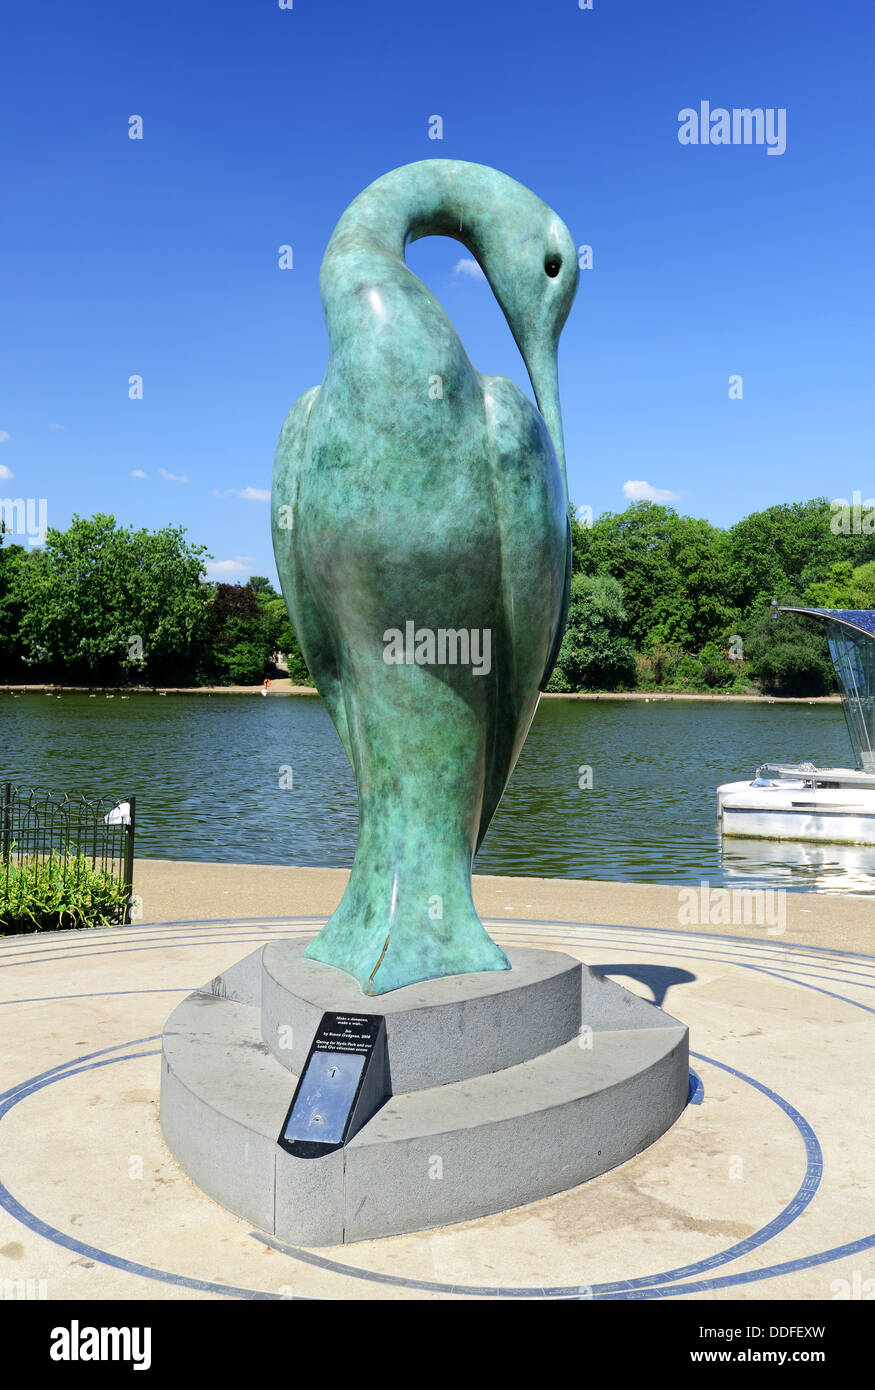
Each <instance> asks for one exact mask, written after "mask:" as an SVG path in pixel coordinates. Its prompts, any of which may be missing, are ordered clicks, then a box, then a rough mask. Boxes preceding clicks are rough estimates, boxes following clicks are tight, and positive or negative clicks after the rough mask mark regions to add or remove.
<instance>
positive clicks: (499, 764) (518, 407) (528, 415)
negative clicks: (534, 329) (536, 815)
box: [477, 376, 571, 847]
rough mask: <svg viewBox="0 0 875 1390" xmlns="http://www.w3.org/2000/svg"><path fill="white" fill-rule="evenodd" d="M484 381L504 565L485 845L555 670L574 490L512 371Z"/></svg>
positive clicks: (483, 822)
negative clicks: (569, 493)
mask: <svg viewBox="0 0 875 1390" xmlns="http://www.w3.org/2000/svg"><path fill="white" fill-rule="evenodd" d="M482 385H483V394H484V401H485V405H486V420H487V427H488V438H489V452H490V469H491V475H492V490H493V497H494V507H495V517H496V522H497V525H498V530H499V535H500V544H501V555H502V569H501V601H500V606H499V612H498V614H497V615H496V631H495V633H494V634H493V644H492V645H493V653H494V656H493V661H494V664H495V665H496V666H497V667H498V668H499V669H498V671H496V680H495V690H496V699H495V705H494V707H493V710H492V716H491V719H490V727H489V728H488V730H487V740H488V741H487V765H486V777H485V786H484V797H483V809H482V813H481V818H480V829H479V835H478V841H477V843H478V847H479V845H480V843H481V842H482V840H483V837H484V835H485V834H486V831H487V829H488V826H489V823H490V821H491V820H492V817H493V815H494V814H495V811H496V809H497V807H498V803H499V801H500V800H501V797H502V794H503V792H504V788H505V787H506V785H507V782H508V779H509V778H510V775H511V773H512V772H513V769H514V766H515V765H516V760H517V758H518V757H519V753H520V749H521V748H522V746H523V743H524V742H525V738H526V734H527V733H528V731H529V725H530V724H531V721H532V718H533V717H534V713H535V710H536V709H537V705H538V699H539V698H540V697H539V694H538V692H539V691H540V690H542V689H543V688H544V686H545V685H546V684H547V681H548V680H549V679H550V673H551V671H552V669H553V664H554V662H555V660H556V656H557V654H558V651H559V646H560V644H561V641H562V632H563V629H564V626H565V618H566V615H567V611H568V593H569V588H570V572H571V527H570V524H569V521H568V512H567V505H566V501H565V489H564V485H563V483H562V475H561V473H560V470H559V465H558V462H557V459H556V451H555V449H554V447H553V441H552V439H551V437H550V432H549V430H548V429H547V426H546V424H545V422H544V419H543V416H542V415H541V413H540V411H538V410H537V409H536V408H535V407H534V405H533V404H532V402H531V401H530V400H529V399H528V397H527V396H526V395H524V393H523V392H522V391H521V390H520V389H519V387H517V386H515V385H514V384H513V382H511V381H509V380H508V379H507V378H506V377H502V376H489V377H483V378H482ZM524 692H534V694H532V695H527V694H524Z"/></svg>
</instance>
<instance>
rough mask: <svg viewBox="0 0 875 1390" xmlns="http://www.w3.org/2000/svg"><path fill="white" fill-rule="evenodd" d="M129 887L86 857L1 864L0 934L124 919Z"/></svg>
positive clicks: (103, 924)
mask: <svg viewBox="0 0 875 1390" xmlns="http://www.w3.org/2000/svg"><path fill="white" fill-rule="evenodd" d="M127 901H128V891H127V888H126V887H125V884H124V883H123V882H122V881H120V880H119V879H118V878H116V877H113V876H112V875H111V874H109V873H108V872H107V871H106V870H104V869H96V868H92V865H91V861H90V859H88V858H86V857H85V856H78V857H71V856H62V855H58V854H55V853H54V852H53V853H51V854H49V855H48V856H47V857H46V858H28V859H24V860H22V861H21V862H20V863H16V862H15V861H14V860H10V861H9V863H8V864H6V865H2V864H0V933H3V934H7V933H8V934H11V933H13V932H37V931H67V930H69V929H70V928H72V927H111V926H114V925H115V924H116V923H118V922H123V921H124V918H125V909H126V907H127Z"/></svg>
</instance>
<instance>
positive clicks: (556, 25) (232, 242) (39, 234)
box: [0, 0, 875, 579]
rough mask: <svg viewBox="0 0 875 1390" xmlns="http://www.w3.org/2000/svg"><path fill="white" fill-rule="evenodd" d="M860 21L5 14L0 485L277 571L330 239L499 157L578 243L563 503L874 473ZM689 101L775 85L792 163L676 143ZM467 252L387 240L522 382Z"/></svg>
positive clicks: (511, 2) (49, 7) (223, 568)
mask: <svg viewBox="0 0 875 1390" xmlns="http://www.w3.org/2000/svg"><path fill="white" fill-rule="evenodd" d="M873 39H875V19H873V11H872V9H871V7H870V6H866V5H861V4H859V3H850V0H838V3H836V2H835V0H833V2H832V3H830V4H829V5H826V4H821V3H816V4H814V3H809V4H804V3H790V0H770V2H769V4H767V5H763V4H762V0H759V2H758V3H757V2H756V0H736V3H734V4H732V5H729V4H726V5H718V4H715V3H710V4H707V5H698V6H695V5H690V3H689V0H661V3H658V4H657V3H645V2H644V0H628V2H627V3H622V0H593V8H592V10H580V9H579V8H578V4H577V0H538V3H537V4H535V3H530V4H523V3H519V0H506V2H505V3H501V2H500V0H479V2H478V0H473V2H472V0H466V3H461V0H441V3H440V4H434V5H431V4H427V3H425V2H424V0H419V3H415V4H414V3H412V0H381V2H380V3H378V4H370V5H368V4H362V3H361V0H294V8H293V9H291V10H282V9H280V8H279V4H278V3H276V0H273V2H271V0H238V2H235V3H231V0H212V3H209V4H206V3H200V4H195V3H192V0H174V3H166V2H164V0H162V3H154V0H144V3H142V4H140V5H136V6H134V5H119V4H118V2H117V0H112V3H109V0H97V2H96V3H91V4H89V5H88V6H87V7H81V6H71V5H69V4H66V3H59V0H44V2H43V3H40V4H39V5H38V6H35V5H30V6H25V5H22V6H17V7H14V8H13V9H7V12H6V17H5V19H4V23H3V34H2V52H3V59H2V66H3V81H2V84H0V285H2V289H0V493H2V494H3V495H9V496H13V497H14V496H24V497H32V498H41V497H45V498H46V500H47V511H48V519H49V524H50V525H55V526H60V527H64V526H66V525H67V524H68V522H69V519H70V517H71V515H72V513H73V512H79V513H80V514H84V515H90V514H92V513H93V512H95V511H110V512H112V513H114V514H115V516H116V517H117V518H118V519H119V520H120V521H122V522H123V523H125V524H127V523H133V524H135V525H145V526H149V527H157V526H160V525H163V524H165V523H167V522H173V523H175V524H180V525H183V526H185V527H187V528H188V531H189V534H190V537H191V539H192V540H195V541H198V542H200V543H203V544H205V545H207V546H208V547H209V549H210V550H211V551H212V553H213V555H214V556H215V561H216V563H215V565H214V567H213V569H212V573H213V574H214V575H215V576H216V577H225V578H230V579H238V578H239V579H245V578H246V577H247V575H248V574H249V573H266V574H270V575H271V576H272V577H273V576H275V569H274V565H273V557H272V553H271V545H270V535H269V524H268V508H267V504H266V503H265V502H264V501H263V500H261V496H262V495H263V494H264V493H265V492H266V490H267V489H268V488H269V486H270V474H271V465H272V458H273V451H274V447H275V443H276V438H277V435H278V433H279V430H280V427H281V425H282V422H283V419H284V417H285V414H286V412H287V410H288V409H289V407H290V406H291V405H292V403H293V402H294V400H295V399H296V398H297V397H298V396H299V395H300V394H301V393H302V392H303V391H304V390H305V389H307V388H308V387H309V386H311V385H314V384H316V383H318V382H319V381H321V379H322V376H323V374H324V369H325V361H326V352H327V344H326V338H325V331H324V324H323V321H322V314H321V306H320V303H319V295H318V271H319V263H320V260H321V256H322V252H323V251H324V248H325V245H326V243H327V241H328V238H329V236H330V234H331V231H332V228H333V226H334V224H335V222H336V221H337V219H338V217H339V216H340V214H341V213H342V211H343V209H344V208H345V207H346V205H347V204H348V203H349V202H350V201H351V199H352V198H353V197H355V196H356V194H357V193H359V192H360V191H361V189H362V188H364V187H365V186H366V185H367V184H368V183H370V182H371V181H372V180H373V179H374V178H376V177H378V176H379V175H380V174H382V173H385V172H386V171H387V170H389V169H391V168H394V167H396V166H397V165H400V164H405V163H408V162H411V161H414V160H418V159H427V158H435V157H439V158H459V159H468V160H474V161H477V162H480V163H485V164H491V165H494V166H495V167H497V168H499V169H502V170H504V171H505V172H507V173H509V174H511V175H512V176H513V177H514V178H517V179H519V180H520V181H521V182H523V183H525V184H527V185H528V186H529V187H531V188H532V189H533V190H534V191H535V192H536V193H537V194H539V195H540V196H541V197H542V198H543V199H544V200H545V201H546V202H548V203H550V204H551V205H552V206H553V207H555V208H556V210H557V211H558V212H559V213H560V214H561V216H562V217H563V218H564V219H565V221H566V222H567V224H568V226H569V227H570V229H571V232H572V235H573V236H574V238H575V241H576V243H577V244H584V243H586V244H589V245H591V246H592V247H593V268H592V269H591V270H585V271H582V273H581V285H580V290H579V292H578V297H577V301H576V303H575V307H574V309H573V310H572V315H571V318H570V319H569V322H568V325H567V326H566V329H565V332H564V334H563V339H562V344H561V349H560V373H561V390H562V404H563V415H564V420H565V433H566V445H567V453H568V471H569V484H570V489H571V493H572V497H573V499H574V501H575V502H576V503H577V504H578V505H579V506H589V507H591V508H592V510H593V512H594V514H596V515H598V513H599V512H601V511H604V510H607V509H610V510H620V509H622V508H623V507H624V506H625V505H626V502H627V495H628V493H629V491H630V489H629V488H628V487H627V489H626V493H625V494H624V485H627V484H629V483H634V482H638V483H640V482H642V481H644V482H646V483H647V484H648V485H649V486H650V488H652V489H658V490H664V491H665V492H668V493H672V494H675V495H676V497H677V498H678V500H677V502H676V505H677V506H678V508H679V509H680V510H682V511H685V512H689V513H690V514H692V515H696V516H706V517H708V518H710V520H712V521H714V522H715V523H718V524H721V525H728V524H731V523H732V522H733V521H735V520H737V519H738V518H739V517H740V516H743V515H745V514H747V513H748V512H750V511H752V510H755V509H757V508H760V507H764V506H767V505H769V504H770V503H773V502H779V501H792V500H795V499H801V498H805V497H809V496H814V495H818V494H826V495H827V496H829V497H831V498H832V497H837V496H845V497H850V496H851V493H852V491H854V490H855V489H859V490H861V491H862V493H863V496H864V497H868V496H870V495H872V494H873V493H875V478H873V471H875V470H873V466H872V457H873V452H872V442H873V441H872V435H873V427H872V410H871V400H872V395H873V390H872V368H873V344H872V333H873V328H872V325H873V322H875V314H873V308H875V305H873V302H872V301H873V277H872V271H871V257H872V249H871V242H872V231H871V229H872V224H873V185H872V146H871V139H872V108H871V54H872V51H873ZM703 100H707V101H709V102H710V105H711V107H727V108H732V107H763V108H773V109H775V110H777V109H778V108H784V109H785V110H786V113H787V114H786V150H785V152H784V153H783V154H781V155H769V154H768V153H767V150H766V148H765V147H764V146H762V145H761V146H756V145H747V146H743V145H736V146H732V145H729V146H725V145H724V146H721V145H710V144H709V145H699V146H690V145H687V146H683V145H681V144H680V143H679V141H678V128H679V123H678V115H679V112H680V111H681V110H682V109H683V108H686V107H694V108H698V106H699V103H700V102H701V101H703ZM435 114H438V115H440V116H441V117H442V119H443V123H444V138H443V139H442V140H440V141H437V140H430V139H429V138H428V130H429V117H430V116H432V115H435ZM132 115H140V116H141V117H142V119H143V139H142V140H139V141H137V140H131V139H129V136H128V130H129V117H130V116H132ZM283 244H290V245H292V247H293V249H294V269H293V270H290V271H283V270H280V269H279V268H278V264H277V260H278V248H279V247H280V246H281V245H283ZM466 256H467V253H466V252H465V250H464V248H462V247H460V246H459V245H458V244H457V243H455V242H451V241H447V240H445V239H442V238H432V239H428V240H427V241H423V242H419V243H416V244H415V245H414V246H412V247H411V248H410V251H409V255H408V262H409V264H410V265H411V268H412V269H413V270H414V271H415V272H416V273H417V274H419V275H420V276H421V277H422V278H423V279H425V280H426V281H427V282H428V284H429V285H430V286H431V288H432V289H433V290H434V292H435V293H436V294H437V296H438V298H439V299H440V300H441V302H442V303H443V304H444V306H445V308H446V309H447V311H448V313H449V314H450V316H451V318H452V319H453V321H454V323H455V324H456V327H457V329H458V330H459V333H460V336H461V338H462V341H463V342H464V344H465V346H466V348H467V351H468V353H469V356H470V357H471V359H472V361H473V362H474V363H475V365H476V366H478V367H479V368H480V369H481V370H482V371H486V372H504V373H505V374H506V375H508V376H511V377H513V378H514V379H515V380H517V381H518V382H519V384H520V385H522V386H524V387H525V388H526V389H528V384H527V380H526V377H525V374H524V369H523V367H522V363H521V361H520V360H519V357H518V354H517V350H516V348H515V346H514V344H513V341H512V339H511V337H510V334H509V332H508V330H507V327H506V325H505V323H504V320H503V318H502V315H501V311H500V310H499V308H498V305H497V304H496V302H495V301H494V299H493V298H492V295H491V292H490V291H489V289H488V286H487V285H486V284H485V283H484V282H482V281H481V280H478V279H475V278H473V277H472V276H470V275H466V274H465V273H464V272H461V273H460V272H459V271H458V269H457V268H456V267H457V265H458V262H459V261H460V260H461V259H464V258H465V257H466ZM133 374H139V375H141V376H142V378H143V399H142V400H140V401H131V400H130V399H129V398H128V380H129V377H130V376H131V375H133ZM733 374H740V375H741V377H742V382H743V398H742V399H741V400H731V399H730V397H729V378H730V376H731V375H733ZM135 473H143V474H146V475H147V476H145V477H140V476H132V475H134V474H135ZM180 479H187V480H188V481H180Z"/></svg>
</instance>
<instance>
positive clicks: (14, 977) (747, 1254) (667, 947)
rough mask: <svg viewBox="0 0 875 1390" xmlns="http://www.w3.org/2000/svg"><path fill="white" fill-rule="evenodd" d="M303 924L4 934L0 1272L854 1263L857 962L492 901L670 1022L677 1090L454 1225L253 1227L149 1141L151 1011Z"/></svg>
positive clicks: (828, 1292)
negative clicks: (652, 1134)
mask: <svg viewBox="0 0 875 1390" xmlns="http://www.w3.org/2000/svg"><path fill="white" fill-rule="evenodd" d="M320 925H321V920H316V919H312V918H310V919H303V918H301V919H282V920H280V921H277V920H268V921H249V920H247V921H240V922H207V923H191V922H183V923H174V924H172V925H169V926H159V927H154V926H151V927H150V926H136V927H130V928H118V929H115V930H113V931H102V932H89V933H87V934H83V933H64V934H62V935H58V936H52V937H37V938H35V937H27V938H22V937H17V938H10V939H8V940H5V941H3V942H0V1017H2V1018H3V1020H4V1022H5V1023H6V1025H7V1026H6V1027H5V1028H4V1029H3V1030H2V1037H3V1039H4V1043H3V1061H2V1068H3V1070H2V1076H3V1087H2V1093H0V1154H2V1158H0V1278H2V1279H12V1280H29V1279H33V1280H38V1281H39V1280H41V1281H44V1284H43V1287H45V1288H46V1289H47V1296H48V1297H50V1298H55V1297H76V1298H85V1299H87V1298H105V1297H122V1298H149V1297H152V1298H155V1297H158V1298H167V1297H173V1298H185V1297H195V1298H205V1297H206V1298H209V1297H232V1298H235V1297H236V1298H246V1299H283V1298H314V1297H319V1298H342V1299H350V1298H373V1297H380V1298H418V1299H422V1298H439V1299H440V1298H454V1297H455V1298H471V1297H474V1298H484V1297H485V1298H489V1297H492V1298H494V1297H500V1298H528V1299H532V1298H545V1297H546V1298H565V1299H568V1298H572V1299H581V1298H587V1299H588V1298H592V1299H652V1298H680V1297H685V1296H693V1297H699V1298H701V1297H709V1298H721V1297H727V1298H788V1297H797V1298H799V1297H802V1298H806V1297H808V1298H841V1297H844V1296H852V1295H851V1294H850V1293H848V1294H846V1293H845V1289H847V1290H851V1289H853V1288H855V1287H857V1286H860V1285H861V1281H865V1280H867V1279H868V1278H871V1277H872V1272H873V1247H875V1235H872V1234H871V1232H872V1228H873V1226H875V1219H873V1200H872V1198H873V1192H872V1179H871V1176H870V1167H871V1165H870V1161H869V1154H870V1153H871V1147H872V1140H873V1137H875V1136H873V1134H872V1119H871V1113H870V1112H871V1106H868V1105H866V1104H865V1090H864V1089H861V1088H863V1087H865V1083H866V1078H867V1075H868V1074H869V1071H870V1069H871V1034H872V1028H871V1020H870V1018H869V1017H868V1016H869V1015H871V1014H872V1013H873V1012H875V996H873V994H872V991H873V989H875V959H873V958H871V957H868V956H863V955H859V954H851V953H847V952H840V951H831V950H828V949H823V948H813V947H801V946H794V945H789V944H781V943H779V942H777V941H776V940H774V939H742V938H733V937H718V936H713V935H698V934H694V933H685V932H680V931H678V932H674V931H666V930H656V929H643V928H627V927H613V926H600V925H595V924H585V925H584V924H568V923H537V922H523V921H517V922H509V921H499V922H489V923H488V925H489V927H490V930H491V931H492V934H493V935H494V936H495V937H496V939H497V940H498V941H500V942H501V943H502V944H507V945H537V946H541V947H545V948H553V949H561V950H565V951H568V952H570V953H571V954H573V955H575V956H577V957H579V958H580V959H583V960H585V961H586V962H587V964H589V965H591V966H593V968H596V969H599V970H600V971H602V973H605V974H610V975H611V976H613V977H615V978H617V979H618V980H619V981H620V983H622V984H623V985H625V986H626V987H627V988H630V989H633V990H634V991H635V992H637V993H640V994H641V995H642V996H643V997H645V998H649V999H653V1000H655V1002H657V1003H658V1004H660V1005H661V1006H662V1007H664V1008H665V1009H666V1010H667V1012H669V1013H673V1014H674V1015H675V1016H676V1017H678V1018H681V1019H682V1020H683V1021H684V1022H686V1023H687V1024H688V1025H689V1027H690V1043H691V1055H692V1056H693V1057H694V1059H695V1060H694V1062H693V1065H694V1067H695V1073H694V1075H693V1085H692V1087H691V1103H690V1104H689V1105H688V1107H687V1109H686V1111H685V1112H684V1114H683V1115H682V1116H681V1118H680V1119H679V1120H678V1122H677V1123H676V1125H675V1126H674V1127H673V1128H672V1129H671V1130H670V1131H669V1132H668V1133H667V1134H666V1135H664V1136H663V1137H662V1139H660V1140H658V1141H657V1143H656V1144H654V1145H653V1146H652V1147H651V1148H650V1149H648V1150H645V1152H644V1153H642V1154H639V1155H637V1156H636V1157H635V1158H634V1159H632V1160H630V1161H629V1162H628V1163H625V1164H623V1165H621V1167H620V1168H617V1169H614V1170H613V1171H612V1172H610V1173H606V1174H604V1175H602V1176H601V1177H599V1178H597V1179H594V1180H593V1181H592V1182H589V1183H586V1184H583V1185H582V1186H581V1187H578V1188H575V1189H572V1190H571V1191H569V1192H565V1193H560V1194H558V1195H557V1196H555V1197H551V1198H546V1199H544V1200H542V1201H539V1202H535V1203H532V1204H530V1205H529V1206H526V1207H519V1208H515V1209H513V1210H512V1211H508V1212H503V1213H499V1214H497V1215H495V1216H491V1217H485V1218H482V1219H480V1220H477V1221H471V1222H466V1223H462V1224H460V1225H458V1226H448V1227H442V1228H439V1229H438V1230H434V1231H426V1232H418V1233H414V1234H411V1235H406V1236H396V1237H391V1238H388V1239H385V1240H380V1241H367V1242H362V1243H360V1244H355V1245H350V1246H345V1247H336V1248H334V1249H331V1250H318V1251H312V1250H303V1249H300V1248H297V1247H293V1246H287V1245H284V1244H282V1243H281V1242H278V1241H276V1240H274V1239H273V1238H272V1237H270V1236H267V1235H265V1234H263V1233H261V1232H257V1231H254V1230H253V1229H252V1228H251V1227H250V1226H248V1225H246V1223H243V1222H241V1221H239V1220H238V1219H237V1218H235V1217H233V1216H231V1215H230V1214H229V1213H227V1212H225V1211H223V1210H222V1209H221V1208H220V1207H218V1206H217V1205H216V1204H215V1203H213V1202H211V1201H210V1200H209V1199H208V1198H207V1197H206V1196H205V1195H204V1194H203V1193H201V1192H200V1191H199V1190H198V1189H197V1188H196V1187H195V1186H194V1184H192V1183H191V1182H190V1180H189V1179H188V1178H187V1177H186V1176H185V1175H184V1174H183V1173H182V1172H181V1170H180V1169H179V1168H178V1167H177V1165H176V1164H175V1163H174V1161H173V1159H172V1158H171V1156H170V1154H169V1153H168V1151H167V1149H166V1147H165V1146H164V1143H163V1139H162V1136H161V1132H160V1126H159V1123H158V1114H157V1095H158V1079H159V1065H160V1064H159V1057H160V1033H161V1028H162V1025H163V1022H164V1019H165V1018H166V1017H167V1015H168V1014H169V1013H170V1011H171V1009H172V1007H173V1005H174V1004H175V1003H176V1002H177V1001H178V1000H179V998H180V997H182V996H183V995H184V994H186V993H188V992H190V990H191V989H193V988H196V987H197V986H198V985H200V984H202V983H203V982H204V981H205V980H207V979H209V978H210V977H211V976H213V975H215V974H216V973H218V972H219V971H220V970H222V969H225V968H227V967H228V966H229V965H231V964H233V963H234V962H235V961H236V960H238V959H240V958H241V957H242V956H243V955H245V954H247V953H248V952H249V951H251V950H253V949H254V948H255V947H256V946H257V945H259V944H260V943H262V942H264V941H267V940H270V939H275V938H276V937H278V936H279V937H301V936H310V935H312V933H313V932H314V931H315V930H317V929H318V927H319V926H320ZM128 957H130V959H128ZM857 1082H859V1085H858V1084H857ZM508 1161H509V1162H512V1161H513V1156H512V1155H508ZM867 1217H868V1219H867Z"/></svg>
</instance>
